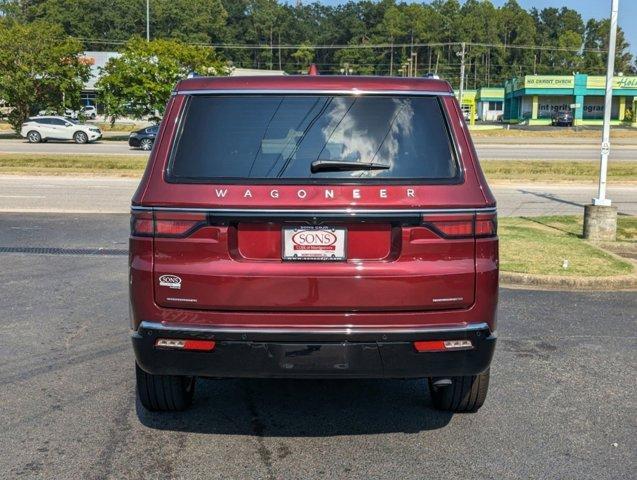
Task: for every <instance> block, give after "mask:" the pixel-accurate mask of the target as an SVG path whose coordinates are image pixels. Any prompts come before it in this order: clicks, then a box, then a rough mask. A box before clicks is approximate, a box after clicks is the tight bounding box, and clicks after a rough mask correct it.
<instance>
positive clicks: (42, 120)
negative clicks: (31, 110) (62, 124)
mask: <svg viewBox="0 0 637 480" xmlns="http://www.w3.org/2000/svg"><path fill="white" fill-rule="evenodd" d="M33 121H34V122H38V123H41V124H42V125H51V119H50V118H34V119H33Z"/></svg>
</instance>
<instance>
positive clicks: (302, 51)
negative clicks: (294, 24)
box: [292, 43, 314, 73]
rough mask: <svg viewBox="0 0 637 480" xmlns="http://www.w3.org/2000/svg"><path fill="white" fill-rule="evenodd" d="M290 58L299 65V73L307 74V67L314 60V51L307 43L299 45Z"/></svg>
mask: <svg viewBox="0 0 637 480" xmlns="http://www.w3.org/2000/svg"><path fill="white" fill-rule="evenodd" d="M292 58H294V60H296V62H297V63H298V64H299V72H300V73H304V72H307V69H308V67H309V66H310V64H311V63H312V60H314V49H313V48H312V47H311V46H310V45H309V44H307V43H303V44H301V48H299V49H298V50H297V51H296V52H294V53H293V54H292Z"/></svg>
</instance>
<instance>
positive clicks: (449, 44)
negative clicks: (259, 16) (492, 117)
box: [71, 37, 607, 53]
mask: <svg viewBox="0 0 637 480" xmlns="http://www.w3.org/2000/svg"><path fill="white" fill-rule="evenodd" d="M71 38H74V39H76V40H79V41H82V42H86V43H94V44H104V45H124V44H126V43H127V41H126V40H104V39H103V38H87V37H71ZM185 43H186V44H187V45H192V46H200V47H213V48H221V49H227V50H257V49H259V50H270V49H281V50H298V49H300V48H310V49H313V50H345V49H351V50H360V49H366V48H376V49H391V48H412V47H414V48H427V47H428V48H435V47H453V46H457V47H462V44H463V43H464V44H465V45H466V46H470V47H484V48H497V49H504V50H509V49H512V50H544V51H559V52H573V53H584V52H591V53H605V52H607V50H606V49H600V48H583V47H580V48H569V47H558V46H553V45H510V44H508V45H505V44H503V43H500V44H497V43H477V42H428V43H414V44H413V45H412V44H411V43H394V44H391V43H377V44H369V43H361V44H341V45H335V44H333V45H308V44H298V45H288V44H269V43H268V44H262V43H260V44H247V43H216V42H213V43H204V42H185Z"/></svg>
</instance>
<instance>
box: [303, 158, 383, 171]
mask: <svg viewBox="0 0 637 480" xmlns="http://www.w3.org/2000/svg"><path fill="white" fill-rule="evenodd" d="M389 168H391V165H387V164H386V163H375V162H368V163H363V162H348V161H347V160H314V161H313V162H312V166H311V170H312V173H316V172H324V171H328V170H388V169H389Z"/></svg>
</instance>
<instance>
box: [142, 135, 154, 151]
mask: <svg viewBox="0 0 637 480" xmlns="http://www.w3.org/2000/svg"><path fill="white" fill-rule="evenodd" d="M139 148H141V149H142V150H144V151H146V152H149V151H150V150H152V149H153V141H152V140H151V139H150V138H142V140H141V142H139Z"/></svg>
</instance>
